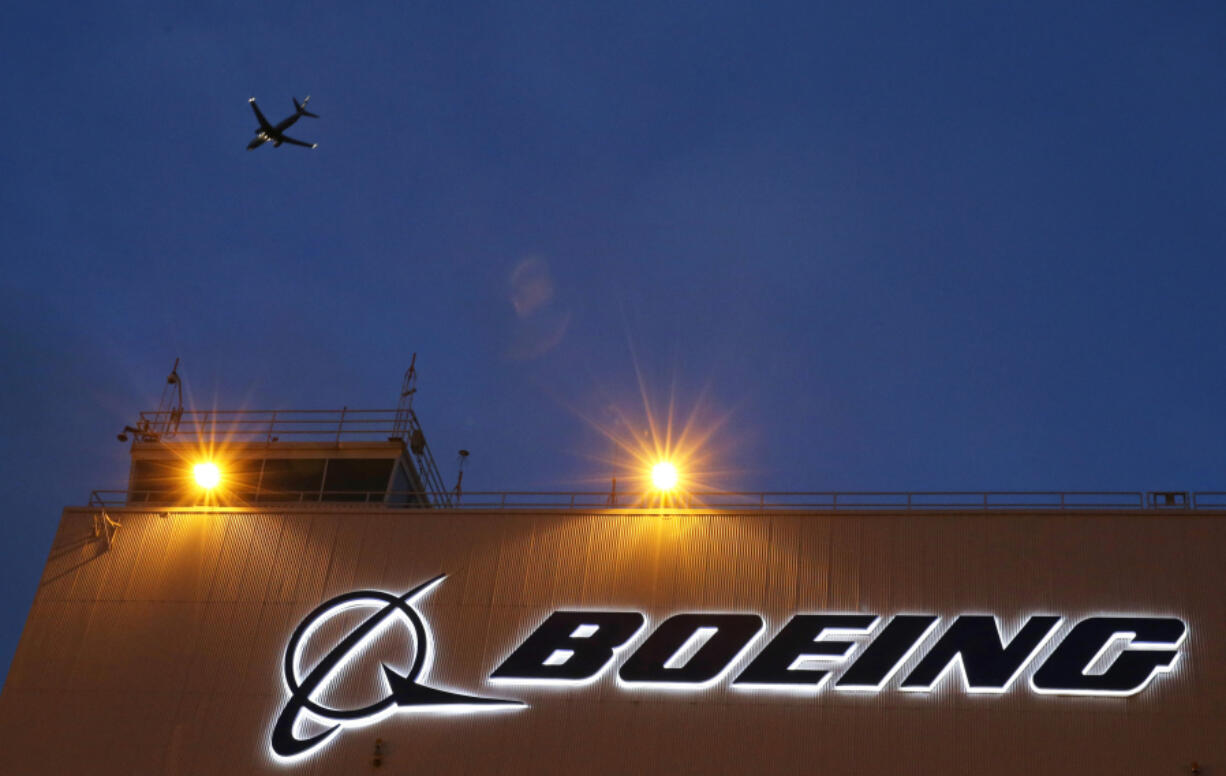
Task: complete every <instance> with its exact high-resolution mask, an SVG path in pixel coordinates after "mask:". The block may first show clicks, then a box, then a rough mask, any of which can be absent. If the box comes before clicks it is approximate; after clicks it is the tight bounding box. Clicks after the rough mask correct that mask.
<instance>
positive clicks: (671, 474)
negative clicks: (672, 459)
mask: <svg viewBox="0 0 1226 776" xmlns="http://www.w3.org/2000/svg"><path fill="white" fill-rule="evenodd" d="M651 484H652V485H654V486H655V487H656V490H672V489H673V488H675V487H677V467H676V466H673V465H672V464H671V463H669V462H668V461H660V462H659V463H657V464H656V465H655V466H653V467H651Z"/></svg>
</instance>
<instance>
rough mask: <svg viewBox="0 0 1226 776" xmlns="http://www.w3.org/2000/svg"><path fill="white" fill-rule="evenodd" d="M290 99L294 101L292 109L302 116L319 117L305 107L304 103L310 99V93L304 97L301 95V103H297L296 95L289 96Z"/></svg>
mask: <svg viewBox="0 0 1226 776" xmlns="http://www.w3.org/2000/svg"><path fill="white" fill-rule="evenodd" d="M290 99H291V100H293V101H294V109H295V110H297V111H298V112H299V113H301V114H302V115H303V116H310V117H311V118H313V119H317V118H319V116H317V115H316V114H314V113H311V112H310V111H309V110H307V109H306V104H307V103H308V102H310V101H311V95H309V94H308V95H307V96H306V97H303V98H302V104H299V103H298V99H297V98H296V97H290Z"/></svg>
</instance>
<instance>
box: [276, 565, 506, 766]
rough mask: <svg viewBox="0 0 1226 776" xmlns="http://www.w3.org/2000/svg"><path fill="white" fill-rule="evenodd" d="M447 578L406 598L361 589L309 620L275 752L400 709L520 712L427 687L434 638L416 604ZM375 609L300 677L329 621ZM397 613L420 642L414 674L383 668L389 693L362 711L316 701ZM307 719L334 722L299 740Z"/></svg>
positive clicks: (288, 661)
mask: <svg viewBox="0 0 1226 776" xmlns="http://www.w3.org/2000/svg"><path fill="white" fill-rule="evenodd" d="M444 576H446V575H444V574H440V575H438V576H437V577H435V578H434V579H431V580H429V581H427V582H424V583H422V584H420V585H418V586H417V587H415V588H413V589H412V590H410V591H409V592H407V593H405V594H404V595H400V596H397V595H393V594H392V593H386V592H383V591H381V590H355V591H353V592H350V593H345V594H343V595H339V596H337V597H336V598H333V599H331V600H329V601H325V602H324V603H322V604H320V605H319V606H318V607H317V608H316V609H315V610H314V611H312V612H311V613H310V614H308V615H307V616H306V619H304V620H303V621H302V622H301V624H299V625H298V627H297V628H296V629H295V630H294V633H293V635H292V636H290V640H289V643H288V644H287V645H286V647H285V666H284V670H285V686H286V688H287V689H288V690H289V699H288V700H287V701H286V703H285V708H283V709H282V710H281V714H280V716H278V717H277V721H276V724H274V725H273V729H272V742H271V743H272V751H273V752H274V753H275V754H276V755H277V756H278V757H282V758H292V757H297V756H299V755H304V754H306V753H307V752H310V751H311V750H312V749H314V748H316V747H318V746H320V745H321V744H323V743H325V742H326V741H328V740H329V739H331V738H332V737H333V736H334V735H336V734H337V733H338V732H339V731H340V730H341V729H343V728H344V727H346V726H357V725H363V724H368V723H370V722H373V721H375V719H377V718H379V717H381V716H385V715H387V714H391V713H394V712H395V711H397V710H413V709H417V710H423V709H438V710H440V711H444V710H445V711H456V710H458V709H468V710H483V709H495V708H515V707H522V706H524V704H523V703H521V702H519V701H511V700H502V699H498V698H482V697H478V696H475V695H466V694H463V693H457V692H451V691H449V690H440V689H436V688H434V687H428V686H426V685H425V684H423V683H422V682H423V679H422V676H421V674H422V671H423V669H424V668H426V667H427V666H429V665H430V662H431V661H430V651H431V648H432V639H431V636H430V631H429V630H428V629H427V627H426V623H425V621H424V620H423V619H422V617H421V614H419V613H418V612H417V610H416V609H414V608H413V602H414V601H415V600H416V599H418V598H421V597H423V596H424V595H426V594H427V593H428V592H430V590H432V589H433V588H434V587H435V585H437V584H438V583H439V582H441V581H442V580H443V577H444ZM357 607H362V608H372V607H378V608H376V609H375V611H374V613H373V614H371V615H370V616H369V617H367V618H366V619H365V620H363V621H362V622H361V623H360V624H359V625H358V626H357V627H355V628H354V629H353V630H352V631H350V632H349V634H348V635H346V636H345V637H344V638H343V639H341V640H340V642H338V643H337V645H336V646H335V647H333V648H332V650H331V651H330V652H328V653H327V654H326V655H324V657H323V658H322V659H321V660H320V661H319V662H318V663H316V664H315V666H314V667H313V668H311V669H310V670H309V671H307V672H306V675H305V676H301V677H300V676H299V675H298V673H299V669H298V655H299V650H300V648H301V647H302V645H303V643H304V642H305V641H307V640H308V638H309V637H310V636H311V634H312V633H314V631H315V630H316V628H318V627H319V626H320V625H321V624H323V623H324V622H325V621H327V620H328V619H330V618H331V617H333V616H335V615H336V614H338V613H340V612H342V611H345V610H347V609H350V608H357ZM394 615H400V616H402V617H403V618H404V621H406V622H407V623H408V625H409V626H411V627H412V629H413V637H414V640H415V642H414V643H415V653H416V654H415V655H414V656H413V663H412V665H411V666H410V667H409V670H408V672H406V673H404V674H399V673H397V672H396V671H394V670H392V669H391V668H389V667H388V666H387V664H382V668H383V678H384V680H385V684H386V686H387V690H388V692H387V695H386V696H384V697H383V698H381V699H379V700H377V701H375V702H373V703H370V704H368V705H366V706H362V707H361V708H354V709H338V708H333V707H331V706H328V705H326V704H324V703H322V702H320V701H317V700H312V695H314V694H316V691H317V690H318V689H319V688H320V686H321V685H323V684H324V683H325V682H327V681H328V679H329V678H330V677H331V676H332V675H333V674H334V673H335V672H336V671H338V670H339V669H340V668H342V667H343V666H344V665H345V663H346V662H348V660H349V659H350V658H351V657H352V656H354V655H355V653H357V652H359V651H360V650H361V649H362V648H363V647H364V645H365V642H367V640H368V639H370V637H371V636H372V635H373V634H374V633H375V632H376V631H377V630H378V629H379V628H380V626H382V625H384V624H385V623H387V622H388V621H389V618H392V617H393V616H394ZM303 716H306V717H309V718H310V719H312V720H313V721H315V722H320V723H323V724H327V723H329V722H331V723H334V724H331V725H330V726H328V727H327V728H326V729H324V730H323V731H322V732H319V733H316V734H314V735H309V736H306V737H305V738H298V737H297V736H296V735H295V734H294V728H295V726H296V725H297V724H298V722H299V719H300V718H301V717H303Z"/></svg>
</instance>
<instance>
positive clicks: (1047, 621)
mask: <svg viewBox="0 0 1226 776" xmlns="http://www.w3.org/2000/svg"><path fill="white" fill-rule="evenodd" d="M442 580H443V577H442V576H441V575H440V576H438V577H435V578H434V579H431V580H429V581H427V582H425V583H423V584H420V585H418V586H416V587H414V588H413V589H411V590H409V591H408V592H407V593H403V594H397V593H390V592H384V591H378V590H359V591H354V592H351V593H346V594H344V595H341V596H337V597H336V598H333V599H331V600H329V601H326V602H325V603H323V604H322V605H320V606H319V607H317V608H316V609H315V610H314V611H312V612H310V613H309V614H308V615H307V616H306V618H305V619H304V620H303V621H302V622H301V624H299V625H298V627H297V628H296V629H295V631H294V632H293V634H292V635H291V636H290V638H289V641H288V642H287V644H286V650H285V659H284V667H283V668H284V681H285V686H286V690H287V692H288V696H287V698H286V701H285V704H284V706H283V707H282V709H281V712H280V714H279V715H278V716H277V718H276V720H275V722H274V724H273V727H272V731H271V741H270V745H271V749H272V751H273V753H274V754H275V755H276V756H277V757H278V758H279V759H292V758H296V757H299V756H302V755H304V754H307V753H308V752H310V751H312V750H314V749H316V748H317V747H319V746H320V745H322V744H324V743H325V742H327V741H328V740H330V739H331V738H332V737H333V736H335V735H336V734H337V733H339V732H340V731H341V730H342V729H343V728H345V727H347V726H358V725H366V724H370V723H372V722H375V721H377V720H379V719H381V718H383V717H385V716H388V715H390V714H393V713H396V712H399V711H417V712H431V711H435V712H451V713H454V712H457V711H477V712H480V711H499V710H514V709H524V708H527V704H526V703H524V702H523V701H522V700H518V699H514V698H495V697H486V696H484V695H477V694H474V693H466V692H462V691H458V690H453V689H450V688H441V687H437V686H432V685H431V684H430V683H429V672H430V668H431V665H432V663H433V660H434V651H435V645H434V642H433V636H432V633H431V630H430V628H429V626H428V624H427V622H426V620H425V619H424V618H423V617H422V616H421V614H420V612H418V611H417V609H416V608H415V604H416V603H417V602H418V601H419V600H420V599H422V598H424V597H425V596H426V595H427V594H428V593H429V592H430V591H432V590H433V589H435V588H436V586H437V585H438V584H439V583H440V582H441V581H442ZM354 608H364V609H366V610H368V611H369V614H368V615H367V616H366V617H365V619H362V620H361V621H359V622H357V624H356V625H355V626H354V627H353V628H352V630H350V631H349V632H348V633H347V634H346V635H345V636H344V637H343V638H341V639H340V640H339V641H338V642H337V643H336V644H335V645H334V646H332V647H331V649H326V650H323V657H321V658H320V659H319V660H318V661H317V662H315V663H314V665H312V666H310V667H305V668H304V667H303V666H302V665H301V663H302V653H303V647H304V645H305V644H306V643H307V642H309V641H310V640H311V638H312V636H313V635H314V634H315V633H316V631H317V630H318V629H319V627H320V626H321V625H322V624H323V623H325V622H326V621H328V620H330V619H331V618H332V617H334V616H335V615H337V614H339V613H341V612H344V611H348V610H351V609H354ZM393 623H399V624H400V625H401V626H402V628H403V630H404V632H405V633H406V635H407V637H408V638H409V639H410V640H411V642H412V645H413V646H412V657H411V658H410V657H408V656H407V654H406V657H405V659H404V661H405V662H406V663H408V665H409V668H408V669H407V670H406V671H397V670H394V669H393V668H391V667H389V666H388V665H387V664H382V665H381V671H382V676H381V679H382V685H383V687H384V688H385V694H384V695H383V697H381V698H380V699H378V700H375V701H373V702H368V703H366V704H365V705H362V706H359V707H354V708H337V707H335V706H333V705H329V704H326V703H324V702H323V701H321V700H320V697H319V696H320V695H321V694H322V693H321V688H324V687H326V686H328V685H329V684H330V683H333V682H335V681H336V680H337V678H338V676H339V675H340V674H341V673H342V672H344V671H345V670H346V667H347V666H348V665H350V663H351V660H352V658H354V657H356V656H357V655H359V654H360V653H362V652H363V651H364V650H365V649H366V648H367V646H368V645H369V644H370V643H372V642H373V640H374V636H375V634H377V633H380V632H382V631H383V630H384V629H385V628H388V627H391V626H392V625H393ZM1018 623H1019V625H1017V627H1015V628H1012V629H1010V630H1011V632H1009V633H1008V634H1006V629H1005V628H1003V627H1002V623H1001V620H1000V618H999V617H997V616H996V615H993V614H982V613H973V614H958V615H955V616H951V617H942V616H938V615H936V614H931V613H915V612H908V613H901V614H891V615H884V614H873V613H864V612H852V613H848V612H829V613H826V612H812V613H798V614H794V615H792V616H791V617H790V618H788V619H787V621H786V622H784V623H782V625H781V626H780V627H778V629H777V630H775V631H774V633H773V635H772V636H771V637H770V638H769V639H764V638H763V637H764V635H765V634H766V633H767V632H768V630H769V629H768V628H767V623H766V621H765V620H764V618H763V617H762V616H761V615H759V614H755V613H752V612H677V613H674V614H671V615H669V616H668V617H666V618H665V619H663V620H662V621H660V622H659V624H657V625H655V626H654V627H649V622H648V618H647V616H646V615H645V614H643V613H641V612H637V611H609V610H598V611H591V610H580V609H566V610H558V611H554V612H552V613H551V614H549V615H548V616H547V617H545V618H544V619H543V620H542V621H541V622H540V623H539V624H538V625H537V626H536V628H535V630H533V632H532V633H531V634H530V635H529V636H528V637H527V638H525V639H524V640H523V641H522V642H521V643H519V644H518V645H517V646H516V647H515V648H514V649H512V650H511V651H510V653H509V654H507V655H506V657H505V658H504V659H503V660H502V661H501V662H500V663H499V664H498V666H497V667H496V668H494V670H493V671H492V672H491V673H490V675H489V681H490V683H491V684H493V685H496V686H503V687H504V688H505V689H507V693H506V694H510V695H514V694H515V692H514V690H513V689H512V688H514V687H517V686H518V687H530V686H533V685H554V686H563V687H565V686H571V687H576V688H578V687H582V686H584V685H587V684H590V683H592V682H595V681H597V680H599V679H600V678H601V677H603V676H605V675H607V674H608V673H609V672H610V671H612V670H614V667H616V683H617V685H618V686H620V687H622V688H624V689H626V690H627V691H674V692H691V693H692V692H698V691H701V690H702V689H703V688H708V687H711V686H713V685H716V684H720V683H726V684H727V685H728V686H730V687H731V689H733V690H735V691H743V692H754V691H761V692H784V693H799V694H817V693H822V692H827V691H835V692H845V693H876V692H881V691H883V690H885V689H886V688H887V687H888V686H891V683H892V682H895V680H897V681H896V683H895V684H894V685H893V686H895V687H896V688H897V689H898V690H899V691H902V692H918V693H924V692H931V691H933V690H935V689H936V688H937V687H939V686H941V685H942V684H943V683H950V682H952V681H954V680H953V678H952V677H951V676H950V675H951V674H953V675H956V676H957V677H958V679H960V683H961V686H962V689H963V690H964V691H965V692H968V693H985V694H986V693H997V694H999V693H1004V692H1008V691H1010V690H1011V689H1012V688H1013V687H1014V686H1015V685H1016V683H1017V681H1018V679H1019V677H1020V676H1022V674H1024V673H1025V672H1026V671H1027V669H1031V668H1033V671H1031V673H1030V677H1029V682H1028V684H1029V687H1030V690H1031V691H1033V692H1035V693H1041V694H1049V695H1089V696H1130V695H1135V694H1136V693H1139V692H1141V691H1142V690H1144V689H1145V688H1146V687H1148V686H1149V685H1150V683H1151V682H1153V681H1154V679H1155V678H1157V677H1159V676H1161V675H1163V674H1165V673H1168V672H1170V671H1172V670H1174V669H1175V667H1176V665H1177V664H1178V661H1179V657H1180V650H1181V646H1182V644H1183V642H1184V640H1185V638H1186V637H1187V634H1188V626H1187V624H1186V623H1185V622H1184V621H1183V620H1181V619H1179V618H1177V617H1169V616H1148V615H1146V616H1142V615H1134V614H1110V615H1102V614H1099V615H1093V616H1088V617H1083V618H1080V619H1076V620H1073V619H1069V618H1066V617H1064V616H1062V615H1058V614H1051V613H1037V614H1030V615H1025V616H1023V617H1021V618H1019V619H1018ZM644 634H645V635H644ZM853 639H855V640H853ZM1041 654H1044V655H1045V656H1044V657H1043V659H1042V660H1041V661H1039V660H1038V657H1039V655H1041ZM1036 664H1037V665H1036ZM907 666H910V668H909V670H908V671H906V672H905V673H903V671H902V669H903V668H904V667H907ZM738 667H739V670H735V671H734V669H738ZM900 676H901V678H899V677H900ZM498 694H500V695H501V694H503V693H498ZM303 720H310V721H311V722H312V723H313V724H314V725H315V728H316V729H315V732H312V733H308V734H302V733H300V732H299V725H300V723H301V722H302V721H303Z"/></svg>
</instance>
